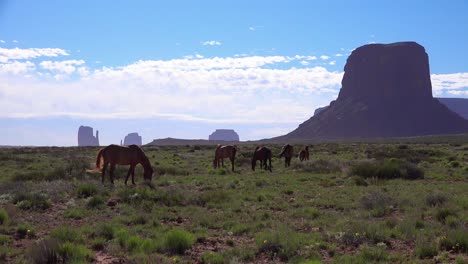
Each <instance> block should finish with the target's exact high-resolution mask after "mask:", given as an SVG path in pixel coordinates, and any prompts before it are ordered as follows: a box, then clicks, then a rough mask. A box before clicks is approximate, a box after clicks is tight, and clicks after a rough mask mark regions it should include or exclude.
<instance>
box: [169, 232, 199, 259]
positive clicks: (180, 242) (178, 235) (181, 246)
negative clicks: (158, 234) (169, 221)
mask: <svg viewBox="0 0 468 264" xmlns="http://www.w3.org/2000/svg"><path fill="white" fill-rule="evenodd" d="M194 242H195V239H194V237H193V235H192V234H191V233H189V232H187V231H185V230H183V229H179V228H174V229H172V230H170V231H169V232H168V233H167V234H166V237H165V241H164V248H165V249H166V250H167V251H169V252H171V253H174V254H183V253H184V252H185V251H186V250H187V249H189V248H191V247H192V245H193V243H194Z"/></svg>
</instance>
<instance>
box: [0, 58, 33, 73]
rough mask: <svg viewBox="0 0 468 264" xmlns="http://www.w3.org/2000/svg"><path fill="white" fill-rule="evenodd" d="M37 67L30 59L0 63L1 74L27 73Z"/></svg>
mask: <svg viewBox="0 0 468 264" xmlns="http://www.w3.org/2000/svg"><path fill="white" fill-rule="evenodd" d="M35 69H36V66H35V65H34V63H32V62H30V61H26V62H19V61H13V62H8V63H0V74H26V73H28V72H31V71H34V70H35Z"/></svg>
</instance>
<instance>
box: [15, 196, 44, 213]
mask: <svg viewBox="0 0 468 264" xmlns="http://www.w3.org/2000/svg"><path fill="white" fill-rule="evenodd" d="M13 203H14V204H16V206H17V207H18V208H20V209H23V210H33V211H36V210H37V211H41V210H46V209H48V208H49V207H50V206H51V205H52V204H51V202H50V199H49V197H48V196H47V195H46V194H43V193H18V194H16V195H15V196H14V197H13Z"/></svg>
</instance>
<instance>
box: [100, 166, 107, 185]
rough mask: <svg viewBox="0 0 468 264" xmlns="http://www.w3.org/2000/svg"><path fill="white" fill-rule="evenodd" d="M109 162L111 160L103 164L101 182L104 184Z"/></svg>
mask: <svg viewBox="0 0 468 264" xmlns="http://www.w3.org/2000/svg"><path fill="white" fill-rule="evenodd" d="M107 164H109V162H104V165H103V167H102V172H101V182H102V183H103V184H104V175H105V174H106V169H107Z"/></svg>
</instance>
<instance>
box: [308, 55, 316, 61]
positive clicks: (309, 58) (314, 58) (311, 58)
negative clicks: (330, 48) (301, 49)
mask: <svg viewBox="0 0 468 264" xmlns="http://www.w3.org/2000/svg"><path fill="white" fill-rule="evenodd" d="M316 59H317V57H315V56H306V60H316Z"/></svg>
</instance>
